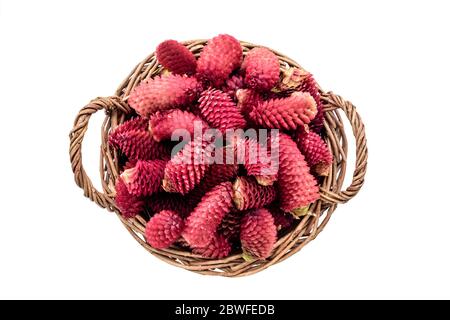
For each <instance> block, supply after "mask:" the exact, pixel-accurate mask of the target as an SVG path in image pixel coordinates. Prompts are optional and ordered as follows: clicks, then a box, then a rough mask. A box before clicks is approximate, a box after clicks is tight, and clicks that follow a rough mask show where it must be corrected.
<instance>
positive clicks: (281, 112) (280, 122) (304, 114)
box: [249, 92, 317, 130]
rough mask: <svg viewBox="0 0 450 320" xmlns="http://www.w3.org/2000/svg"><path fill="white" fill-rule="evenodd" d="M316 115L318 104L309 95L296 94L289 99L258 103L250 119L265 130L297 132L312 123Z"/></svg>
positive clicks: (304, 93)
mask: <svg viewBox="0 0 450 320" xmlns="http://www.w3.org/2000/svg"><path fill="white" fill-rule="evenodd" d="M316 113H317V107H316V102H315V101H314V99H313V97H312V96H311V95H310V94H309V93H306V92H294V93H293V94H292V95H291V96H290V97H287V98H280V99H271V100H268V101H264V102H262V103H258V104H257V105H255V106H254V107H253V109H252V111H251V112H250V114H249V117H250V119H251V120H252V122H254V123H255V124H257V125H260V126H263V127H265V128H269V129H285V130H295V129H297V128H298V127H299V126H304V125H305V124H308V123H310V122H311V120H312V119H314V117H315V116H316Z"/></svg>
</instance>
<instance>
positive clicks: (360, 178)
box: [321, 92, 368, 204]
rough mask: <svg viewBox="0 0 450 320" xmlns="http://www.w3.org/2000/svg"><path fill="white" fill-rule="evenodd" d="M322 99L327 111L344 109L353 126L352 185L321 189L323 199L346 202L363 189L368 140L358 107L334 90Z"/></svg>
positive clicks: (336, 202) (325, 94) (331, 201)
mask: <svg viewBox="0 0 450 320" xmlns="http://www.w3.org/2000/svg"><path fill="white" fill-rule="evenodd" d="M322 100H323V101H324V102H325V105H324V106H325V111H332V110H335V109H342V111H344V113H345V115H346V116H347V118H348V120H349V121H350V124H351V126H352V130H353V135H354V137H355V142H356V164H355V171H354V172H353V179H352V182H351V184H350V186H349V187H348V188H347V189H346V190H340V191H339V192H337V193H336V192H332V191H328V190H325V189H321V199H322V200H324V201H326V202H329V203H335V204H338V203H345V202H347V201H349V200H350V199H352V198H353V197H354V196H355V195H356V194H357V193H358V192H359V190H360V189H361V187H362V185H363V183H364V176H365V175H366V170H367V157H368V153H367V140H366V132H365V128H364V124H363V122H362V120H361V117H360V116H359V114H358V112H356V107H355V106H354V105H353V104H352V103H351V102H349V101H346V100H344V99H343V98H342V97H341V96H338V95H335V94H333V93H332V92H328V93H324V94H322Z"/></svg>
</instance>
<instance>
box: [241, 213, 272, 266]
mask: <svg viewBox="0 0 450 320" xmlns="http://www.w3.org/2000/svg"><path fill="white" fill-rule="evenodd" d="M276 241H277V229H276V227H275V224H274V220H273V217H272V215H271V214H270V212H269V211H268V210H267V209H256V210H252V211H250V212H249V213H247V214H246V215H245V216H244V218H242V223H241V244H242V250H243V252H244V258H245V259H254V258H257V259H265V258H267V257H268V256H269V255H270V253H271V252H272V249H273V246H274V245H275V242H276Z"/></svg>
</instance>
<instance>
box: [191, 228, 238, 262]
mask: <svg viewBox="0 0 450 320" xmlns="http://www.w3.org/2000/svg"><path fill="white" fill-rule="evenodd" d="M192 252H194V253H195V254H199V255H201V256H202V257H204V258H211V259H222V258H225V257H227V256H228V255H229V254H230V252H231V245H230V243H229V242H228V239H227V238H226V237H224V236H223V235H217V234H216V235H214V237H213V238H212V239H211V241H210V242H209V243H208V245H206V246H204V247H198V248H194V250H193V251H192Z"/></svg>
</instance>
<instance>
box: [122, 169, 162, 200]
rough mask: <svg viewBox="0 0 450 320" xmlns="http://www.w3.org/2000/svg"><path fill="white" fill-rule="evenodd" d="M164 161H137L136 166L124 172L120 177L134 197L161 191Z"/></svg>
mask: <svg viewBox="0 0 450 320" xmlns="http://www.w3.org/2000/svg"><path fill="white" fill-rule="evenodd" d="M165 166H166V161H163V160H150V161H145V160H139V161H138V162H137V163H136V165H135V166H134V167H133V168H131V169H127V170H125V171H124V172H123V173H122V174H121V175H120V177H121V178H122V180H123V182H124V183H125V185H126V186H127V188H128V191H129V192H130V193H131V194H133V195H135V196H149V195H151V194H152V193H155V192H157V191H158V190H160V189H161V182H162V179H163V177H164V168H165Z"/></svg>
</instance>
